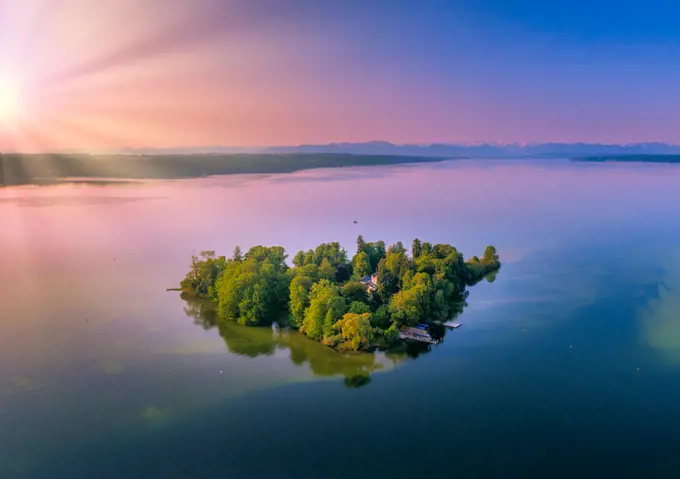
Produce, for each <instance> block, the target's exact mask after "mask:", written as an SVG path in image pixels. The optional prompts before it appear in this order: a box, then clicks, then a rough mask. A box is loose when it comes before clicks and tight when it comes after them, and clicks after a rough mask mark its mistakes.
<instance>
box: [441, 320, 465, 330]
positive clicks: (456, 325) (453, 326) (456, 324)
mask: <svg viewBox="0 0 680 479" xmlns="http://www.w3.org/2000/svg"><path fill="white" fill-rule="evenodd" d="M444 326H446V327H447V328H451V329H456V328H460V327H461V326H462V324H460V323H459V322H457V321H447V322H445V323H444Z"/></svg>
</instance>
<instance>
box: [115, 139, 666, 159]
mask: <svg viewBox="0 0 680 479" xmlns="http://www.w3.org/2000/svg"><path fill="white" fill-rule="evenodd" d="M115 153H120V154H144V155H154V154H163V155H168V154H210V153H216V154H235V153H272V154H292V153H343V154H355V155H404V156H432V157H451V158H460V157H465V158H579V157H586V156H588V157H592V156H612V155H616V156H621V155H677V154H680V145H673V144H669V143H660V142H649V143H631V144H602V143H507V144H503V143H478V144H454V143H432V144H394V143H389V142H385V141H370V142H364V143H328V144H318V145H311V144H310V145H297V146H272V147H219V146H216V147H195V148H192V147H187V148H163V149H158V148H144V149H125V150H117V151H116V152H115Z"/></svg>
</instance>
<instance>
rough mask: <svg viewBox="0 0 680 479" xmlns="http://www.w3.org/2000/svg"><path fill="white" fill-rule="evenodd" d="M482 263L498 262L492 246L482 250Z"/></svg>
mask: <svg viewBox="0 0 680 479" xmlns="http://www.w3.org/2000/svg"><path fill="white" fill-rule="evenodd" d="M484 261H485V262H486V263H492V262H497V261H498V253H497V251H496V248H495V247H494V246H487V247H486V249H485V250H484Z"/></svg>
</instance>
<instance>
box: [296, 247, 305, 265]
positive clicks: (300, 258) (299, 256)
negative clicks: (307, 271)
mask: <svg viewBox="0 0 680 479" xmlns="http://www.w3.org/2000/svg"><path fill="white" fill-rule="evenodd" d="M304 265H305V252H304V251H298V252H297V253H296V254H295V256H294V257H293V266H295V267H296V268H301V267H303V266H304Z"/></svg>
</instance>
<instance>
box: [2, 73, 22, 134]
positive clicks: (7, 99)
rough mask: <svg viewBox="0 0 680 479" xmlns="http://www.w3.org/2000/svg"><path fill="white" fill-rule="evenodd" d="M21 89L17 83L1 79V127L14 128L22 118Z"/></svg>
mask: <svg viewBox="0 0 680 479" xmlns="http://www.w3.org/2000/svg"><path fill="white" fill-rule="evenodd" d="M21 96H22V92H21V88H20V84H19V82H17V81H13V80H11V79H9V78H6V77H0V125H2V126H5V127H6V128H13V127H15V126H16V124H17V123H18V122H19V120H20V119H21V116H22V113H23V111H22V101H21Z"/></svg>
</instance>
